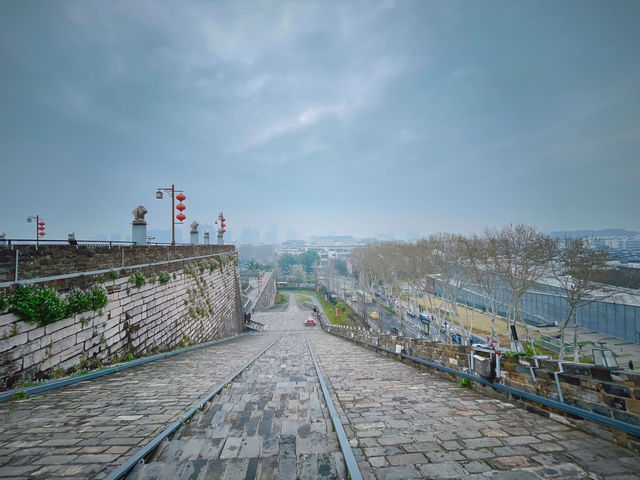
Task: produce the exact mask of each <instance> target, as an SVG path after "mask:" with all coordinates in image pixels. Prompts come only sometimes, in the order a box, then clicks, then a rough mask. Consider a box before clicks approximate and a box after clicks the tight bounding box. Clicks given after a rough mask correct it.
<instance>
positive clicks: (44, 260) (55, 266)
mask: <svg viewBox="0 0 640 480" xmlns="http://www.w3.org/2000/svg"><path fill="white" fill-rule="evenodd" d="M232 251H235V248H234V246H233V245H178V246H173V247H172V246H155V245H145V246H136V245H131V246H129V245H126V246H111V247H110V246H107V245H105V246H92V245H41V246H40V247H38V248H37V249H36V247H35V245H16V246H13V248H11V249H10V248H8V247H7V246H0V282H13V281H14V280H15V273H16V252H17V259H18V280H28V279H32V278H43V277H50V276H57V275H67V274H75V273H79V272H87V271H93V270H105V269H114V268H122V267H127V266H131V265H141V264H147V263H156V262H164V261H168V260H177V259H183V258H190V257H200V256H204V255H211V254H214V253H224V252H232Z"/></svg>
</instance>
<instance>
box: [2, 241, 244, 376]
mask: <svg viewBox="0 0 640 480" xmlns="http://www.w3.org/2000/svg"><path fill="white" fill-rule="evenodd" d="M219 258H223V259H224V260H222V261H220V263H215V264H213V263H212V264H211V265H210V264H209V263H206V262H204V261H203V262H191V263H188V264H186V265H184V264H183V265H179V269H177V270H175V271H174V272H172V273H171V274H170V280H169V281H168V282H167V283H164V284H162V283H160V281H159V280H156V281H154V282H153V283H151V282H150V281H149V282H147V284H145V285H143V286H142V287H140V288H136V287H135V286H134V285H133V284H132V283H130V282H129V277H127V276H125V277H121V278H118V279H115V280H108V281H106V282H104V283H103V286H104V287H105V288H106V289H107V292H108V298H109V303H108V304H107V306H106V307H105V308H104V309H103V310H102V312H85V313H83V314H78V315H76V316H74V317H71V318H66V319H63V320H60V321H57V322H55V323H52V324H50V325H47V326H44V327H39V326H38V325H36V324H31V323H25V322H22V321H20V320H19V319H18V318H17V317H16V316H15V315H13V314H10V313H5V314H0V339H1V340H0V386H2V387H3V388H10V387H11V386H12V385H13V384H14V383H15V382H16V381H17V380H19V379H20V378H45V377H47V376H51V375H52V374H53V373H54V372H56V371H57V372H58V373H60V372H61V371H68V370H70V369H74V368H87V367H96V366H100V365H106V364H109V363H111V362H113V360H114V359H117V358H119V359H123V358H124V357H125V356H126V355H127V354H132V355H133V356H134V357H139V356H143V355H145V354H150V353H154V352H157V351H163V350H168V349H173V348H176V347H178V346H182V345H186V344H196V343H201V342H205V341H209V340H213V339H216V338H222V337H227V336H230V335H234V334H236V333H239V332H241V331H243V330H244V319H243V309H242V298H241V293H240V282H239V274H238V268H237V262H236V256H235V254H234V253H232V254H229V255H225V256H224V257H219ZM212 265H213V266H212ZM141 272H142V273H144V275H145V276H147V277H148V278H153V279H156V278H157V277H156V275H155V274H154V273H153V270H152V269H146V270H145V269H143V270H141ZM174 277H175V278H174Z"/></svg>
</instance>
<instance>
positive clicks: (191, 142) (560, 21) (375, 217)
mask: <svg viewBox="0 0 640 480" xmlns="http://www.w3.org/2000/svg"><path fill="white" fill-rule="evenodd" d="M639 24H640V2H638V1H635V0H631V1H628V2H623V1H611V2H608V1H596V2H591V1H586V0H579V1H569V0H563V1H560V2H558V1H556V0H553V1H539V0H536V1H512V0H509V1H502V2H493V1H482V0H479V1H473V2H470V1H464V2H456V1H452V0H446V1H427V0H418V1H415V2H412V1H408V0H407V1H404V0H403V1H397V2H394V1H382V2H374V1H363V2H358V1H352V0H349V1H347V2H345V1H335V2H333V1H318V2H304V1H300V0H296V1H292V2H277V1H262V2H242V1H229V2H214V1H202V2H197V1H184V0H175V1H139V0H125V1H102V0H95V1H91V0H80V1H44V0H42V1H35V0H33V1H23V0H16V1H10V0H4V1H2V2H1V3H0V158H2V169H1V170H0V172H1V174H0V188H1V191H2V198H3V202H2V207H1V208H2V210H1V215H0V232H3V231H5V232H6V233H7V234H8V236H9V237H14V238H15V237H22V236H25V235H28V234H30V233H31V232H32V229H33V226H32V224H28V223H26V222H25V217H26V216H27V215H31V214H36V213H37V214H40V215H42V216H44V217H45V218H46V220H47V223H48V231H49V235H48V237H47V238H66V234H67V233H68V232H70V231H75V232H76V234H77V236H78V238H95V237H96V236H97V235H100V234H106V235H111V234H112V233H119V234H120V235H122V236H123V237H125V236H127V235H129V234H130V231H131V230H130V228H131V227H130V222H131V220H132V219H133V216H132V215H131V213H130V211H131V210H132V209H134V208H135V207H136V206H137V205H139V204H143V205H144V206H145V207H146V208H147V209H148V210H149V214H148V215H147V220H148V221H149V228H150V229H167V228H168V227H169V209H170V207H169V203H168V200H166V199H165V200H162V201H161V200H156V199H155V190H156V187H159V186H168V185H170V184H171V183H172V182H173V183H175V184H176V185H177V186H179V187H181V188H182V189H183V190H184V191H185V194H186V196H187V200H186V201H185V204H186V206H187V209H186V211H185V213H186V215H187V223H190V222H191V221H193V220H194V219H195V220H197V221H199V222H200V223H205V222H207V223H212V221H213V218H214V217H215V215H216V214H217V212H218V211H219V210H223V211H224V213H225V214H226V216H227V218H228V224H229V227H228V228H229V229H230V230H232V231H233V233H234V237H235V238H237V237H238V236H239V234H240V232H241V230H242V229H243V228H245V227H254V228H258V229H260V231H261V232H264V231H265V230H266V229H267V228H269V226H270V225H271V224H277V225H278V228H279V232H280V235H281V237H282V236H283V233H284V232H286V231H287V230H288V229H290V228H293V229H295V231H296V232H297V233H298V235H300V236H307V235H311V234H326V233H327V232H329V231H334V232H335V233H337V234H351V235H355V236H368V235H371V234H373V233H376V232H386V233H390V232H395V234H396V236H397V237H400V238H402V237H404V234H405V232H406V231H407V230H415V231H418V232H420V233H422V234H428V233H432V232H437V231H457V232H463V233H464V232H472V231H479V230H480V229H481V228H482V226H484V225H492V226H502V225H504V224H505V223H508V222H526V223H529V224H533V225H536V226H538V227H539V228H540V229H542V230H563V229H578V228H604V227H624V228H630V229H640V159H639V156H638V155H639V152H640V28H638V25H639ZM180 228H183V229H184V231H187V230H186V226H185V227H180ZM185 238H186V236H185Z"/></svg>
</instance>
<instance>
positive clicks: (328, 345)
mask: <svg viewBox="0 0 640 480" xmlns="http://www.w3.org/2000/svg"><path fill="white" fill-rule="evenodd" d="M309 339H310V340H311V343H312V346H313V349H314V353H315V355H316V358H317V360H318V362H319V363H320V366H321V368H322V370H323V373H324V376H325V378H328V379H329V380H330V382H331V384H332V390H333V392H332V396H333V397H334V398H333V400H334V403H335V404H336V407H337V409H338V412H339V413H340V416H341V420H342V424H343V425H344V427H345V431H346V433H347V436H348V437H349V438H351V445H352V447H353V448H354V454H355V456H356V459H357V460H358V464H359V466H360V470H361V472H362V475H363V477H364V478H370V479H379V480H383V479H384V480H390V479H398V480H407V479H413V478H453V479H455V478H469V479H476V478H478V479H486V478H492V479H518V480H524V479H534V480H536V479H549V478H551V479H574V478H589V479H604V478H606V479H618V480H622V479H639V478H640V457H639V456H638V455H636V454H634V453H633V452H630V451H628V450H626V449H624V448H621V447H619V446H617V445H615V444H613V443H611V442H608V441H605V440H602V439H599V438H596V437H592V436H590V435H588V434H586V433H583V432H580V431H578V430H575V429H573V428H570V427H567V426H565V425H563V424H561V423H558V422H555V421H553V420H550V419H547V418H544V417H541V416H539V415H535V414H532V413H529V412H526V411H524V410H521V409H519V408H517V407H515V406H513V405H511V404H509V403H504V402H501V401H499V400H495V399H491V398H488V397H485V396H482V395H480V394H478V393H476V392H474V391H472V390H469V389H466V388H462V387H460V386H458V385H457V384H456V383H454V382H450V381H446V380H442V379H440V378H438V377H436V376H434V375H432V374H429V373H426V372H423V371H420V370H417V369H415V368H413V367H410V366H408V365H405V364H402V363H400V362H398V361H396V360H393V359H390V358H385V357H382V356H381V355H379V354H377V353H375V352H373V351H371V350H368V349H365V348H363V347H359V346H356V345H354V344H353V343H351V342H348V341H345V340H342V339H339V338H337V337H334V336H331V335H329V334H326V333H323V332H314V333H312V334H309ZM336 399H337V400H336Z"/></svg>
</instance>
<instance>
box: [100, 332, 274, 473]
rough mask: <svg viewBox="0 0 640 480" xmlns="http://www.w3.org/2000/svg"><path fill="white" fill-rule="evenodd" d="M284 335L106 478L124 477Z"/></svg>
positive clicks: (217, 386)
mask: <svg viewBox="0 0 640 480" xmlns="http://www.w3.org/2000/svg"><path fill="white" fill-rule="evenodd" d="M282 337H284V335H280V336H279V337H278V338H276V339H275V340H274V341H273V342H271V343H270V344H269V345H268V346H267V347H266V348H265V349H264V350H262V351H261V352H260V353H258V354H257V355H256V356H254V357H253V358H252V359H251V360H249V361H248V362H247V363H245V364H244V365H243V366H242V367H240V368H239V369H238V370H236V371H235V372H234V373H232V374H231V376H229V377H228V378H226V379H225V380H223V381H222V382H220V383H219V384H218V385H216V387H215V388H214V389H213V390H211V391H210V392H209V393H208V394H206V395H205V396H204V397H202V398H201V399H200V400H198V401H197V402H196V403H195V404H194V405H193V406H192V407H191V408H190V409H189V410H188V411H187V413H185V414H184V415H182V416H181V417H180V418H179V419H178V420H176V421H175V422H173V423H172V424H170V425H169V426H168V427H167V428H165V429H164V430H163V431H162V432H161V433H160V434H158V435H157V436H156V437H155V438H154V439H153V440H151V441H150V442H149V443H147V444H146V445H145V446H144V447H142V448H141V449H139V450H138V451H137V452H136V453H134V454H133V456H131V457H129V460H127V461H126V462H125V463H123V464H122V465H120V466H119V467H118V468H116V469H115V470H114V471H113V472H111V473H110V474H109V475H107V477H106V478H105V480H118V479H120V478H123V477H124V476H125V475H126V474H127V473H129V471H130V470H131V469H133V467H135V466H136V465H137V464H138V462H140V461H142V460H144V457H146V456H147V455H149V454H150V453H151V452H152V451H153V450H154V449H155V448H156V447H157V446H158V445H159V444H160V443H161V442H162V441H163V440H164V439H165V438H167V437H169V436H170V435H171V434H172V433H173V432H175V431H176V430H177V429H178V428H180V425H182V424H184V423H186V422H187V420H189V419H190V418H191V417H192V416H193V415H194V414H195V413H196V412H197V411H198V410H200V409H202V407H203V406H204V404H205V403H207V402H208V401H209V400H211V399H212V398H213V397H214V396H215V395H216V394H218V393H219V392H220V391H221V390H222V389H223V388H224V387H225V385H227V384H228V383H230V382H231V381H233V379H234V378H236V377H237V376H238V375H240V374H241V373H242V372H244V371H245V370H246V369H247V368H248V367H249V366H250V365H251V364H252V363H253V362H255V361H256V360H257V359H258V358H260V357H261V356H262V355H263V354H264V352H266V351H267V350H269V349H270V348H271V347H273V346H274V345H275V344H276V343H277V342H278V341H280V339H282Z"/></svg>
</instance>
